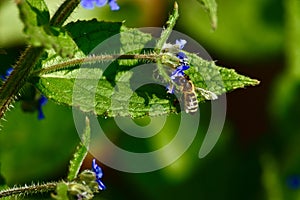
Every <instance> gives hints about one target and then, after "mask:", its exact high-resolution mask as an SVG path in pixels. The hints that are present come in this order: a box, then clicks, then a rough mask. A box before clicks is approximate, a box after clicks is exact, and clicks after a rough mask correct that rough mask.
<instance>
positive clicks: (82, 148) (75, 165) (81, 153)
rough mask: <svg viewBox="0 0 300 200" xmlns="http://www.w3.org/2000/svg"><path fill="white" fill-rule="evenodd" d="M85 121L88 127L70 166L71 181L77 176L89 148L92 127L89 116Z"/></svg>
mask: <svg viewBox="0 0 300 200" xmlns="http://www.w3.org/2000/svg"><path fill="white" fill-rule="evenodd" d="M85 123H86V127H85V130H84V133H83V136H82V142H80V144H79V145H78V147H77V150H76V152H75V154H74V157H73V159H72V160H71V161H70V167H69V173H68V180H69V181H72V180H74V179H75V178H76V177H77V175H78V172H79V170H80V167H81V165H82V163H83V161H84V158H85V156H86V155H87V153H88V150H89V144H90V135H91V128H90V121H89V119H88V117H86V122H85Z"/></svg>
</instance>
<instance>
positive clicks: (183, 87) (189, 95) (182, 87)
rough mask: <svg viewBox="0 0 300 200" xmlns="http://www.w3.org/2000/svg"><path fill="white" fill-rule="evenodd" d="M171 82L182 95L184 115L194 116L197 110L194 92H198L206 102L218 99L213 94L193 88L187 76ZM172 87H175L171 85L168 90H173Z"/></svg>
mask: <svg viewBox="0 0 300 200" xmlns="http://www.w3.org/2000/svg"><path fill="white" fill-rule="evenodd" d="M173 82H174V83H175V84H176V85H177V89H178V90H179V91H180V92H181V93H182V101H183V103H184V110H185V112H186V113H191V114H194V113H196V112H197V110H198V107H199V106H198V104H199V102H198V99H197V93H196V91H198V92H199V93H200V94H201V95H202V96H203V97H204V98H205V99H207V100H216V99H218V96H217V95H216V94H215V93H214V92H211V91H208V90H205V89H203V88H198V87H195V86H194V84H193V82H192V81H191V80H190V78H189V76H188V75H186V74H185V75H184V76H177V77H175V79H174V80H173ZM174 87H175V86H174V85H172V86H171V87H170V88H169V90H170V91H171V90H174Z"/></svg>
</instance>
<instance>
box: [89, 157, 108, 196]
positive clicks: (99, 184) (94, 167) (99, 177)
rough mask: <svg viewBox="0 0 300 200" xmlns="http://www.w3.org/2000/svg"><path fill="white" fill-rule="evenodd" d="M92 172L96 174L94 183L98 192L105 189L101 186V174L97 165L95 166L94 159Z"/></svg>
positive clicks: (94, 160)
mask: <svg viewBox="0 0 300 200" xmlns="http://www.w3.org/2000/svg"><path fill="white" fill-rule="evenodd" d="M92 170H93V172H95V174H96V182H97V183H98V187H99V190H105V189H106V187H105V185H104V184H103V182H102V181H101V178H102V176H103V172H102V169H101V167H100V166H99V165H97V163H96V159H93V163H92Z"/></svg>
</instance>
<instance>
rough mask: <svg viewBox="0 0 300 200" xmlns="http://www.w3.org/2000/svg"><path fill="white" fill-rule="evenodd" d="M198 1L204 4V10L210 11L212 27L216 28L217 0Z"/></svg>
mask: <svg viewBox="0 0 300 200" xmlns="http://www.w3.org/2000/svg"><path fill="white" fill-rule="evenodd" d="M197 1H198V2H199V3H200V4H201V5H202V7H203V8H204V10H205V11H207V12H208V14H209V17H210V21H211V27H212V29H213V30H215V29H216V28H217V24H218V17H217V3H216V0H197Z"/></svg>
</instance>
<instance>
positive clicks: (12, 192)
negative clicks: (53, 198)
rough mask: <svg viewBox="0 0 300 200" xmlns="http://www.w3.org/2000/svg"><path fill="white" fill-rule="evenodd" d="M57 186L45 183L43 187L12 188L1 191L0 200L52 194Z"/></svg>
mask: <svg viewBox="0 0 300 200" xmlns="http://www.w3.org/2000/svg"><path fill="white" fill-rule="evenodd" d="M56 185H57V183H45V184H41V185H30V186H22V187H15V188H10V189H7V190H2V191H0V198H3V197H9V196H18V195H30V194H36V193H44V192H51V191H54V190H55V189H56Z"/></svg>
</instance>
